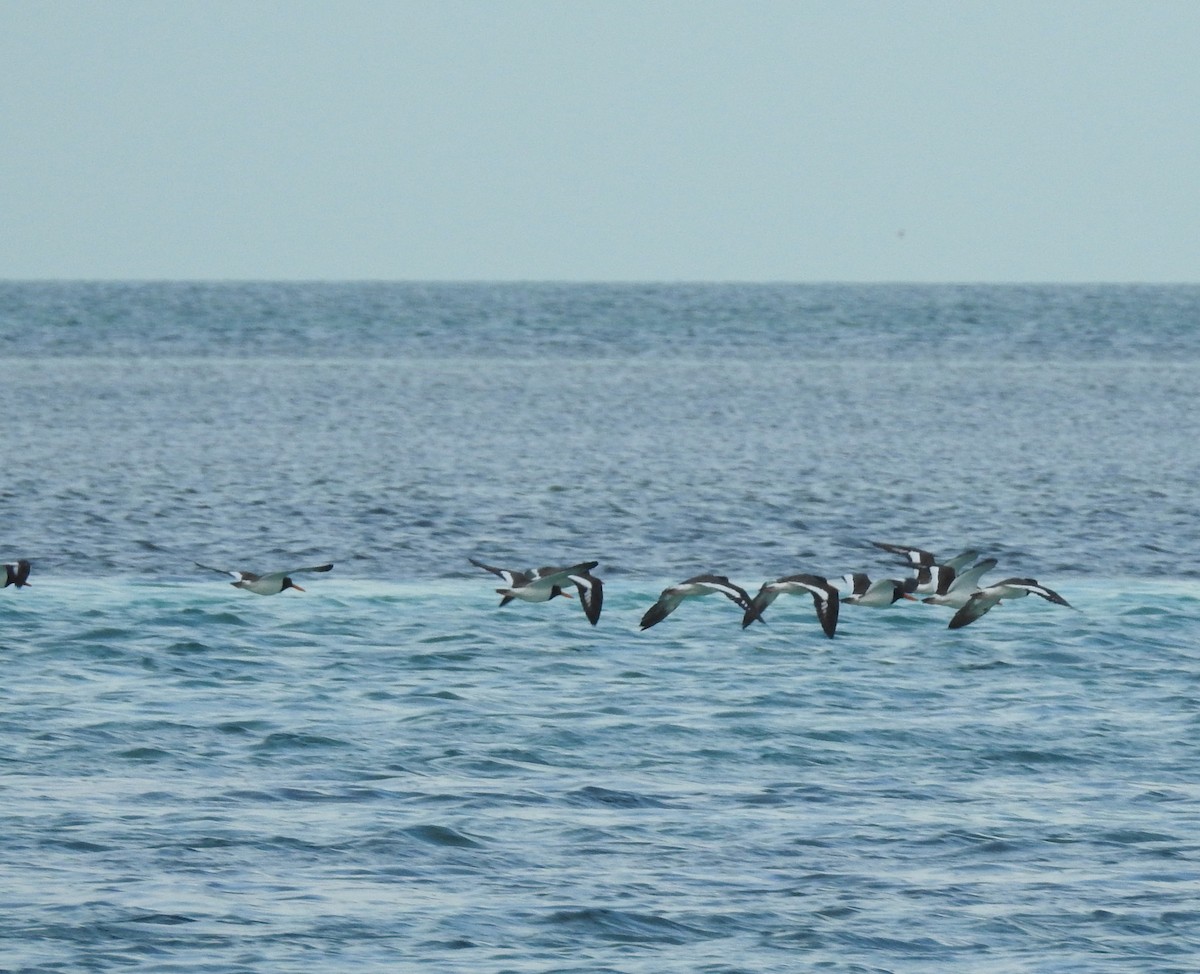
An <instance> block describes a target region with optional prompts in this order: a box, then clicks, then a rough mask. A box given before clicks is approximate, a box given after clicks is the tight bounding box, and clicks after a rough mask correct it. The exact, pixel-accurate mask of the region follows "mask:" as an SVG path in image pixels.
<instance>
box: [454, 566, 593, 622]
mask: <svg viewBox="0 0 1200 974" xmlns="http://www.w3.org/2000/svg"><path fill="white" fill-rule="evenodd" d="M468 561H470V562H471V564H472V565H474V566H475V567H476V568H482V569H483V570H484V571H488V572H491V573H492V574H493V575H495V576H497V577H498V578H500V579H501V580H502V581H503V582H504V588H498V589H496V592H497V593H498V594H499V595H500V596H501V599H500V605H501V606H505V605H508V603H509V602H511V601H512V600H513V599H520V600H521V601H522V602H549V601H550V600H551V599H553V598H555V597H556V596H559V595H561V596H562V597H563V598H567V599H569V598H571V594H570V593H569V592H567V591H564V587H565V586H570V585H574V586H575V588H576V590H577V591H578V592H579V604H580V605H582V606H583V613H584V615H586V616H587V620H588V622H590V623H591V624H592V625H593V626H594V625H595V624H596V623H597V622H599V621H600V610H601V609H602V608H603V606H604V583H603V582H602V581H601V580H600V579H598V578H597V577H596V576H595V575H593V574H592V573H591V572H592V569H593V568H595V567H596V566H597V565H599V564H600V562H598V561H585V562H581V563H580V564H578V565H572V566H571V567H570V568H536V569H533V570H531V571H515V570H514V569H511V568H494V567H493V566H491V565H485V564H484V563H483V562H481V561H476V560H475V559H474V558H468Z"/></svg>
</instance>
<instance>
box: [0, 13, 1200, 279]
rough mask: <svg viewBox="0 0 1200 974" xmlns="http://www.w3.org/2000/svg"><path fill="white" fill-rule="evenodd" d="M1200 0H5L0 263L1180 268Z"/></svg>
mask: <svg viewBox="0 0 1200 974" xmlns="http://www.w3.org/2000/svg"><path fill="white" fill-rule="evenodd" d="M1198 51H1200V2H1194V0H1175V2H1155V0H1133V2H1115V0H1108V2H1106V0H1081V2H1073V0H1031V2H1026V0H1004V2H971V0H958V2H952V0H912V2H857V0H828V2H824V0H793V2H776V0H728V2H715V0H692V2H675V0H630V2H626V0H607V2H600V0H578V2H569V0H557V2H548V0H546V2H543V0H507V2H500V0H480V2H462V0H428V2H407V0H393V2H366V0H336V2H335V0H329V2H313V0H308V2H306V0H290V2H270V0H266V2H264V0H204V2H192V0H153V2H151V0H110V2H97V0H82V2H81V0H0V278H9V279H12V278H205V279H246V278H254V279H409V280H411V279H438V280H513V279H518V280H671V281H675V280H747V281H766V280H769V281H1197V280H1200V264H1198V262H1200V55H1198V54H1197V52H1198Z"/></svg>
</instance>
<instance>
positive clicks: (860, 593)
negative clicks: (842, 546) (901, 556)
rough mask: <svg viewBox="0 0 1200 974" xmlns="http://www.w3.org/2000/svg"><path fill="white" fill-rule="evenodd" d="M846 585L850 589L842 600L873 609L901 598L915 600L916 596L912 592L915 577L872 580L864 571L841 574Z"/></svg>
mask: <svg viewBox="0 0 1200 974" xmlns="http://www.w3.org/2000/svg"><path fill="white" fill-rule="evenodd" d="M842 578H843V579H844V580H845V582H846V585H847V587H848V588H849V589H850V594H849V595H844V596H842V601H843V602H848V603H849V604H850V605H865V606H869V607H871V608H874V609H886V608H887V607H888V606H889V605H891V604H893V603H894V602H899V601H900V600H901V599H907V600H908V601H909V602H916V601H917V599H916V597H915V596H914V595H913V594H912V592H913V589H915V588H916V587H917V580H916V579H915V578H908V579H905V580H904V581H899V580H898V579H895V578H881V579H879V580H878V581H874V582H872V581H871V579H870V576H868V575H867V574H866V573H865V572H855V573H854V574H852V575H843V576H842Z"/></svg>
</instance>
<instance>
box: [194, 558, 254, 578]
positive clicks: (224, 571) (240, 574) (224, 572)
mask: <svg viewBox="0 0 1200 974" xmlns="http://www.w3.org/2000/svg"><path fill="white" fill-rule="evenodd" d="M195 565H196V567H197V568H203V569H205V570H207V571H210V572H216V573H217V574H218V575H228V576H229V577H230V578H232V579H233V580H234V581H235V582H240V581H241V580H242V579H243V578H245V577H246V575H245V572H235V571H230V570H229V569H228V568H213V566H212V565H201V564H200V562H195Z"/></svg>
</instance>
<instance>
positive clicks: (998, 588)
mask: <svg viewBox="0 0 1200 974" xmlns="http://www.w3.org/2000/svg"><path fill="white" fill-rule="evenodd" d="M872 544H873V545H874V546H875V547H876V548H880V549H882V550H884V551H887V552H889V553H891V554H894V555H899V556H901V557H902V558H904V560H905V562H906V563H907V565H908V566H909V568H910V569H911V571H912V575H911V576H910V577H909V578H906V579H895V578H884V579H878V580H876V581H871V579H870V577H869V576H868V575H866V574H865V573H862V572H856V573H854V574H850V575H843V576H842V578H841V581H842V583H843V584H842V586H838V585H836V584H834V583H831V582H830V581H829V580H828V579H826V578H823V577H822V576H820V575H805V574H801V575H786V576H784V577H783V578H777V579H775V580H774V581H770V582H764V583H763V585H762V587H761V588H760V589H759V590H758V594H757V595H755V596H753V597H751V596H750V594H749V593H748V592H747V591H746V590H745V589H743V588H741V587H740V586H738V585H735V584H734V583H733V582H731V581H730V580H729V579H728V578H726V577H725V576H724V575H696V576H695V577H694V578H689V579H686V580H685V581H682V582H680V583H679V584H678V585H671V586H669V587H667V588H665V589H663V591H662V594H661V595H659V597H658V601H657V602H655V603H654V604H653V605H652V606H650V608H649V609H647V610H646V613H645V614H644V615H643V616H642V621H641V628H642V629H643V630H645V629H649V628H650V627H651V626H656V625H658V624H659V623H660V622H662V621H663V620H664V619H665V618H666V617H667V616H669V615H670V614H671V613H672V612H674V611H675V610H676V609H677V608H679V606H680V604H682V603H683V602H684V601H685V600H686V599H694V598H702V597H704V596H706V595H714V594H719V595H724V596H725V597H726V598H728V599H729V600H730V601H732V602H734V603H735V604H736V605H737V606H738V608H740V609H741V610H742V628H743V629H744V628H746V627H747V626H749V625H750V624H751V623H753V622H755V621H756V620H757V621H758V622H763V621H764V620H763V612H765V611H766V609H767V607H768V606H769V605H770V604H771V603H772V602H774V601H775V600H776V599H777V598H778V597H779V596H781V595H811V596H812V600H813V606H814V607H815V609H816V613H817V621H818V622H820V624H821V629H822V631H823V632H824V633H825V635H826V636H828V637H829V638H830V639H832V638H833V636H834V634H835V633H836V632H837V624H838V611H839V608H840V606H841V604H842V603H843V602H845V603H848V604H850V605H865V606H871V607H874V608H885V607H887V606H889V605H893V604H894V603H896V602H898V601H900V600H901V599H907V600H909V601H911V602H918V601H922V602H928V603H930V604H932V605H945V606H949V607H950V608H952V609H955V610H956V611H955V613H954V615H953V617H952V618H951V619H950V626H949V628H951V629H961V628H962V627H963V626H968V625H970V624H971V623H972V622H974V621H975V620H976V619H978V618H979V617H980V616H982V615H984V614H985V613H986V612H988V611H989V610H990V609H992V608H993V607H994V606H996V605H999V604H1000V603H1001V602H1002V601H1004V600H1006V599H1007V600H1009V601H1011V600H1013V599H1020V598H1024V597H1025V596H1027V595H1038V596H1041V597H1042V598H1043V599H1045V600H1046V601H1048V602H1053V603H1054V604H1055V605H1065V606H1067V607H1068V608H1070V604H1069V603H1068V602H1067V600H1066V599H1064V598H1063V597H1062V596H1061V595H1059V594H1058V593H1057V592H1055V591H1053V590H1052V589H1049V588H1047V587H1046V586H1045V585H1042V584H1040V583H1039V582H1038V581H1036V580H1035V579H1032V578H1006V579H1004V580H1003V581H1000V582H996V583H994V584H992V585H984V586H981V585H980V584H979V583H980V579H981V578H982V577H983V575H984V574H986V573H987V572H989V571H991V570H992V569H993V568H995V567H996V559H995V558H984V559H982V560H977V559H978V558H979V553H978V552H977V551H964V552H961V553H960V554H957V555H955V556H954V557H953V558H949V559H947V560H945V561H942V560H940V559H938V558H937V556H935V555H934V554H933V553H932V552H929V551H926V550H924V549H923V548H912V547H908V546H907V545H894V544H885V543H883V542H880V541H873V542H872ZM469 560H470V562H471V564H473V565H475V566H477V567H478V568H482V569H484V570H485V571H489V572H491V573H492V574H493V575H495V576H497V577H498V578H500V580H501V581H503V582H504V587H503V588H498V589H496V591H497V593H499V595H500V596H501V599H500V605H501V606H504V605H507V604H508V603H509V602H511V601H513V599H520V600H521V601H523V602H548V601H550V599H553V598H556V597H558V596H562V597H564V598H571V594H570V593H569V592H568V591H566V589H568V588H571V587H572V586H574V588H575V590H576V591H577V592H578V594H579V602H580V604H581V605H582V606H583V611H584V614H585V615H586V616H587V619H588V621H589V622H590V623H591V624H592V625H593V626H594V625H596V623H597V622H599V621H600V610H601V608H602V607H603V605H604V583H603V582H602V581H601V580H600V579H599V578H597V577H596V576H595V575H593V574H592V569H593V568H595V567H596V566H597V565H598V564H600V563H599V562H597V561H587V562H582V563H580V564H578V565H572V566H571V567H569V568H537V569H534V570H531V571H516V570H514V569H510V568H495V567H493V566H491V565H485V564H484V563H483V562H481V561H476V560H475V559H474V558H471V559H469ZM196 566H197V567H198V568H203V569H205V570H207V571H210V572H216V573H218V574H220V575H229V576H230V577H232V578H233V581H232V582H231V583H230V584H232V585H233V586H234V587H236V588H240V589H244V590H245V591H247V592H253V593H254V594H255V595H278V594H279V593H280V592H282V591H283V590H284V589H289V588H294V589H296V591H298V592H303V591H304V589H303V588H301V587H300V586H299V585H297V584H296V583H295V582H293V581H292V578H291V576H292V575H297V574H300V573H301V572H327V571H331V570H332V569H333V565H332V564H328V565H314V566H312V567H310V568H293V569H290V570H289V571H285V572H272V573H270V574H267V575H256V574H255V573H253V572H245V571H231V570H229V569H226V568H213V567H212V566H211V565H202V564H200V562H196ZM968 566H969V567H968ZM29 570H30V564H29V562H28V561H26V560H24V559H22V560H20V561H17V562H15V563H13V564H6V565H4V572H5V579H4V585H3V587H4V588H7V587H8V586H9V585H14V586H16V587H17V588H24V587H25V586H27V585H28V584H29ZM843 593H845V594H843ZM918 595H923V596H925V597H924V598H923V599H918V598H917V596H918Z"/></svg>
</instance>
